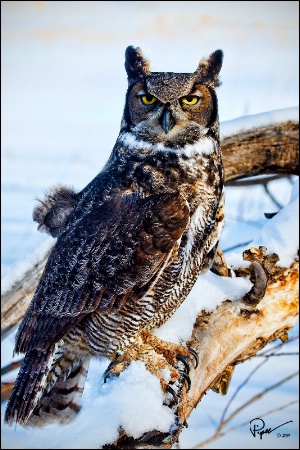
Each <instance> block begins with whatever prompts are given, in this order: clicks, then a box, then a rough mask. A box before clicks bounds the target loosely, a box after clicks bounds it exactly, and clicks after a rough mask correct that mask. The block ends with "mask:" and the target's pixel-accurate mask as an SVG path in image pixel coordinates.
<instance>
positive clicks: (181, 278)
mask: <svg viewBox="0 0 300 450" xmlns="http://www.w3.org/2000/svg"><path fill="white" fill-rule="evenodd" d="M222 59H223V53H222V51H221V50H217V51H215V52H214V53H212V54H211V55H210V56H209V57H208V58H207V59H202V60H201V61H200V63H199V66H198V68H197V70H196V71H195V72H194V73H170V72H167V73H166V72H151V71H150V65H149V62H148V60H147V59H145V58H144V57H143V55H142V52H141V50H140V49H139V48H134V47H132V46H129V47H128V48H127V49H126V54H125V68H126V71H127V75H128V90H127V94H126V102H125V108H124V114H123V118H122V122H121V130H120V134H119V136H118V138H117V141H116V144H115V146H114V148H113V150H112V153H111V155H110V158H109V160H108V162H107V163H106V165H105V167H104V169H103V170H102V171H101V172H100V173H99V174H98V175H97V176H96V177H95V178H94V179H93V180H92V181H91V182H90V183H89V184H88V185H87V186H86V187H85V188H84V189H83V190H82V191H81V192H79V193H75V192H74V191H72V190H71V189H68V188H66V187H57V188H55V189H53V190H52V191H50V192H48V194H47V195H46V197H45V199H44V200H43V201H41V202H40V204H39V205H38V206H37V207H36V208H35V209H34V213H33V218H34V220H35V221H36V222H38V223H39V228H40V229H41V230H44V231H46V232H48V233H50V234H51V235H52V236H54V237H57V242H56V243H55V245H54V247H53V250H52V252H51V254H50V256H49V259H48V261H47V264H46V267H45V269H44V272H43V275H42V277H41V280H40V282H39V285H38V287H37V289H36V292H35V294H34V296H33V298H32V301H31V303H30V306H29V308H28V310H27V312H26V314H25V317H24V318H23V320H22V322H21V324H20V326H19V329H18V332H17V336H16V344H15V352H16V353H20V352H21V353H25V358H24V362H23V364H22V366H21V368H20V371H19V374H18V377H17V380H16V382H15V385H14V388H13V391H12V394H11V397H10V399H9V402H8V405H7V408H6V414H5V421H6V422H8V423H13V422H18V423H21V424H23V425H28V424H30V425H37V426H41V425H44V424H46V423H49V422H51V421H55V420H57V421H59V422H60V423H66V422H68V421H69V420H71V419H72V418H73V417H74V416H75V414H76V413H77V412H78V410H79V408H80V403H81V396H82V392H83V389H84V384H85V378H86V375H87V370H88V366H89V360H90V358H91V357H93V356H106V357H109V358H110V359H111V360H112V361H113V363H112V367H111V368H110V373H115V374H117V373H119V372H120V371H121V370H123V369H124V368H125V367H126V365H128V364H129V362H130V361H131V359H132V358H139V359H141V360H143V361H144V362H145V363H146V367H147V368H148V369H149V370H151V371H152V372H153V373H155V374H156V375H157V376H158V377H159V378H160V381H161V385H162V388H163V389H164V390H166V389H167V383H166V382H165V381H164V379H163V377H162V376H161V373H160V368H162V367H169V368H170V369H171V381H172V380H173V381H174V380H175V379H176V378H177V377H178V370H177V369H176V368H175V367H173V366H174V363H175V362H176V355H179V357H180V356H181V358H182V357H184V356H187V355H188V350H187V349H186V347H184V346H178V345H177V346H176V345H174V344H170V343H165V342H163V341H160V340H159V339H158V338H155V337H154V336H153V335H152V334H151V332H150V330H151V329H152V328H153V327H155V326H160V325H162V324H163V323H164V322H165V321H166V320H167V319H168V318H169V317H170V316H171V315H172V314H173V313H174V312H175V310H176V309H177V308H178V307H179V305H180V304H181V303H182V302H183V301H184V299H185V298H186V296H187V294H188V293H189V292H190V290H191V288H192V287H193V285H194V283H195V281H196V280H197V278H198V276H199V274H201V273H203V272H205V271H206V270H208V268H209V267H210V266H211V264H212V262H213V259H214V255H215V252H216V248H217V245H218V241H219V238H220V234H221V231H222V228H223V219H224V215H223V194H222V192H223V166H222V159H221V152H220V143H219V118H218V106H217V97H216V92H215V87H217V86H218V85H219V81H218V75H219V72H220V69H221V66H222ZM121 353H123V354H122V355H121ZM157 353H159V354H160V356H159V357H155V355H157ZM120 355H121V356H120Z"/></svg>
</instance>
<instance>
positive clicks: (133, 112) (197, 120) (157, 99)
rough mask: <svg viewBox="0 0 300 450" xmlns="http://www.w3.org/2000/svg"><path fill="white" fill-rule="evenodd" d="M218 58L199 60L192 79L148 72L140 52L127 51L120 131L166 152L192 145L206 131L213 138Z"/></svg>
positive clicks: (219, 55) (220, 56)
mask: <svg viewBox="0 0 300 450" xmlns="http://www.w3.org/2000/svg"><path fill="white" fill-rule="evenodd" d="M222 60H223V52H222V50H216V51H215V52H214V53H212V54H211V55H210V56H209V57H208V58H206V59H202V60H201V61H200V63H199V65H198V67H197V69H196V71H195V72H194V73H173V72H151V71H150V64H149V61H148V60H147V59H146V58H144V56H143V54H142V52H141V50H140V48H134V47H132V46H129V47H127V49H126V52H125V69H126V72H127V75H128V91H127V95H126V104H125V109H124V115H123V119H122V129H121V131H127V132H130V133H131V134H132V135H133V137H134V138H135V139H139V140H142V141H144V142H148V143H149V144H151V143H153V144H155V143H161V144H163V145H166V146H168V147H177V148H178V147H180V146H182V145H185V144H193V143H194V142H197V141H198V140H199V138H200V137H201V136H203V135H205V134H206V133H207V132H208V130H212V132H214V133H215V134H218V105H217V97H216V93H215V88H216V87H217V86H219V84H220V83H219V79H218V76H219V72H220V70H221V67H222Z"/></svg>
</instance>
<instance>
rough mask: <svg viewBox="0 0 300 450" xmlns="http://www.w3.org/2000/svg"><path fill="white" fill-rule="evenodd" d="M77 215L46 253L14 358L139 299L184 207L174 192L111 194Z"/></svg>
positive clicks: (185, 217) (182, 223) (180, 227)
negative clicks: (99, 313) (88, 318)
mask: <svg viewBox="0 0 300 450" xmlns="http://www.w3.org/2000/svg"><path fill="white" fill-rule="evenodd" d="M78 217H79V215H78V211H77V214H76V220H74V223H72V224H70V226H68V229H67V230H66V231H65V232H64V233H63V234H62V235H61V236H60V237H59V239H58V241H57V243H56V245H55V246H54V248H53V250H52V253H51V255H50V257H49V259H48V262H47V264H46V267H45V270H44V272H43V275H42V278H41V280H40V283H39V286H38V288H37V290H36V292H35V295H34V297H33V299H32V301H31V304H30V307H29V308H28V310H27V313H26V315H25V317H24V319H23V321H22V323H21V325H20V327H19V330H18V333H17V337H16V347H15V351H16V352H22V353H26V352H27V351H29V350H31V349H37V350H41V351H44V350H46V349H47V348H49V346H50V345H52V344H53V343H55V342H57V341H58V340H60V339H61V338H63V336H64V335H65V334H66V333H67V332H68V330H70V329H71V328H72V327H73V326H74V325H75V324H76V323H77V322H79V321H80V320H81V319H82V318H83V317H84V316H86V315H87V314H90V313H92V312H94V311H96V310H98V311H102V312H103V313H105V314H109V312H110V310H111V308H112V307H120V306H122V304H124V302H125V301H126V299H127V298H128V297H129V296H130V297H131V298H133V299H135V298H136V299H138V298H140V297H141V296H143V295H144V294H145V293H146V292H147V290H148V289H149V288H150V287H151V286H152V284H153V283H154V282H155V280H156V278H157V277H158V276H159V274H160V272H161V269H162V268H163V267H164V265H165V263H166V262H167V260H168V257H169V255H170V253H171V251H172V249H173V247H174V245H175V243H176V242H177V241H178V239H180V237H181V236H182V233H183V231H184V230H185V228H186V226H187V224H188V221H189V207H188V205H187V202H186V200H185V199H184V198H183V197H182V196H181V195H180V194H177V193H176V194H159V195H153V196H150V197H146V198H140V197H139V196H137V195H135V194H131V195H126V196H121V195H116V196H115V197H114V198H110V200H109V201H106V202H104V203H102V204H100V205H96V206H95V205H93V206H92V207H91V208H87V209H86V208H85V209H83V211H82V214H81V216H80V218H78Z"/></svg>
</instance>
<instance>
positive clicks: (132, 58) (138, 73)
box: [125, 45, 150, 84]
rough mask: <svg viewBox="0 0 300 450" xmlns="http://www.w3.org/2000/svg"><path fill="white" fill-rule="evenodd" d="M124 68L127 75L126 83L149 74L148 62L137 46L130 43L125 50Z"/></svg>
mask: <svg viewBox="0 0 300 450" xmlns="http://www.w3.org/2000/svg"><path fill="white" fill-rule="evenodd" d="M125 69H126V72H127V76H128V83H129V84H131V83H133V82H134V81H137V80H140V79H141V78H144V77H145V76H146V75H149V74H150V63H149V61H148V60H147V59H145V58H144V57H143V54H142V51H141V49H140V48H139V47H136V48H135V47H133V46H132V45H130V46H129V47H127V49H126V51H125Z"/></svg>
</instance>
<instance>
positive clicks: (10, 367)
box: [1, 358, 24, 377]
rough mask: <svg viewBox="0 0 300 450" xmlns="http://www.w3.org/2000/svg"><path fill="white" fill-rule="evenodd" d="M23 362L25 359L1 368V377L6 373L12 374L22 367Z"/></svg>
mask: <svg viewBox="0 0 300 450" xmlns="http://www.w3.org/2000/svg"><path fill="white" fill-rule="evenodd" d="M23 360H24V358H22V359H19V361H13V362H11V363H9V364H7V366H4V367H2V368H1V377H2V375H5V374H6V373H9V372H12V371H13V370H15V369H18V368H19V367H21V364H22V362H23Z"/></svg>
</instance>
